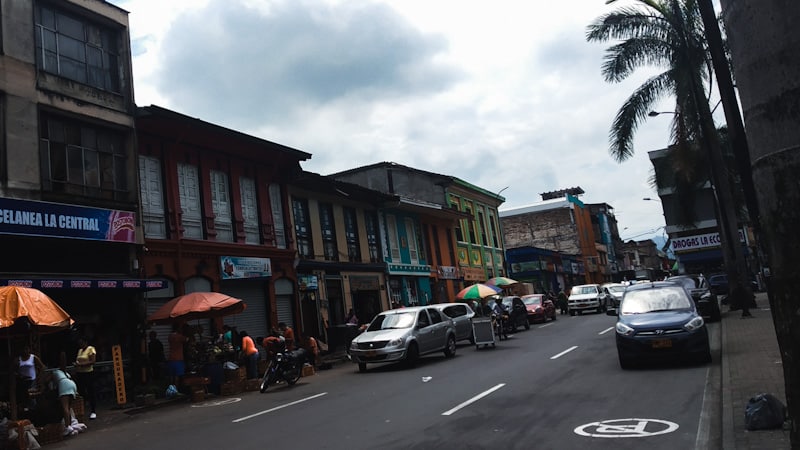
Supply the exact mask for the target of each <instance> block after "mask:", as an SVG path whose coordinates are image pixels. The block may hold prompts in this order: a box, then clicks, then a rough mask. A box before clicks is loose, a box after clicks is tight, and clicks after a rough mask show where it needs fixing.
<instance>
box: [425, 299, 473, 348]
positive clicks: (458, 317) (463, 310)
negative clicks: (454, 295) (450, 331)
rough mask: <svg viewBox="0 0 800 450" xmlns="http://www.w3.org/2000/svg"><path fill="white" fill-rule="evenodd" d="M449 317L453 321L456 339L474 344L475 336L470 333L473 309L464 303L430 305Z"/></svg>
mask: <svg viewBox="0 0 800 450" xmlns="http://www.w3.org/2000/svg"><path fill="white" fill-rule="evenodd" d="M431 306H432V307H434V308H436V309H438V310H439V312H441V313H442V314H444V315H445V316H447V317H449V318H450V319H451V320H452V321H453V326H454V327H455V329H456V341H464V340H467V341H469V343H470V344H473V345H474V344H475V336H473V334H472V316H474V315H475V311H473V310H472V307H471V306H469V305H468V304H466V303H436V304H433V305H431Z"/></svg>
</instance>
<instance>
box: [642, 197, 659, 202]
mask: <svg viewBox="0 0 800 450" xmlns="http://www.w3.org/2000/svg"><path fill="white" fill-rule="evenodd" d="M642 200H645V201H648V202H659V203H660V202H661V200H659V199H657V198H650V197H645V198H643V199H642Z"/></svg>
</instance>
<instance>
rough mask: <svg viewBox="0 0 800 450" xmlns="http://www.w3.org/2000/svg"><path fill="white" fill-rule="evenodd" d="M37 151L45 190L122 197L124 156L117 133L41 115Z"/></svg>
mask: <svg viewBox="0 0 800 450" xmlns="http://www.w3.org/2000/svg"><path fill="white" fill-rule="evenodd" d="M40 125H41V126H40V130H41V131H40V133H41V136H40V140H39V153H40V155H39V156H40V161H41V171H42V173H41V175H42V185H43V188H44V189H46V190H51V191H53V192H64V193H69V194H74V195H80V196H85V197H94V198H102V199H110V200H124V199H125V196H126V193H127V190H128V181H127V174H126V170H125V169H126V164H127V155H126V152H125V146H124V138H123V135H122V134H121V133H117V132H115V131H112V130H109V129H105V128H101V127H97V126H94V125H88V124H86V123H82V122H78V121H74V120H68V119H62V118H58V117H54V116H50V115H47V114H43V115H42V118H41V123H40Z"/></svg>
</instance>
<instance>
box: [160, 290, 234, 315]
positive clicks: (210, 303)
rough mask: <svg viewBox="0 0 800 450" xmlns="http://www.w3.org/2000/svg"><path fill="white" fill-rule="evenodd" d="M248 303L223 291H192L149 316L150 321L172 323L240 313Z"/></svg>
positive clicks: (174, 299)
mask: <svg viewBox="0 0 800 450" xmlns="http://www.w3.org/2000/svg"><path fill="white" fill-rule="evenodd" d="M246 307H247V305H246V304H245V303H244V302H243V301H242V300H240V299H238V298H234V297H231V296H230V295H227V294H223V293H221V292H192V293H191V294H186V295H181V296H180V297H175V298H173V299H172V300H170V301H168V302H167V303H165V304H164V306H162V307H161V308H158V310H156V312H154V313H153V314H150V316H148V317H147V321H148V322H154V323H172V322H188V321H190V320H197V319H214V318H217V317H224V316H229V315H232V314H239V313H240V312H242V311H244V309H245V308H246Z"/></svg>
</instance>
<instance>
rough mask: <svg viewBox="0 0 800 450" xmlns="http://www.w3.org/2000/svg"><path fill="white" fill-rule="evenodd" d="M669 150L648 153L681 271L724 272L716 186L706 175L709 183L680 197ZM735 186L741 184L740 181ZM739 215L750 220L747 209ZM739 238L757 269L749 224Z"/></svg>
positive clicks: (668, 232) (694, 188)
mask: <svg viewBox="0 0 800 450" xmlns="http://www.w3.org/2000/svg"><path fill="white" fill-rule="evenodd" d="M669 152H670V149H669V148H666V149H661V150H654V151H650V152H648V156H649V158H650V163H651V164H652V165H653V168H654V169H655V173H656V179H657V182H658V196H659V198H660V200H661V205H662V208H663V210H664V219H665V221H666V228H665V231H666V232H667V234H668V235H669V241H670V245H671V248H672V251H673V253H674V254H675V257H676V258H677V260H678V267H679V269H678V271H679V272H680V273H705V274H710V273H714V272H724V261H723V256H722V248H721V246H720V240H719V227H718V225H717V219H716V213H715V209H716V201H715V198H714V187H713V186H712V185H711V182H710V181H708V180H709V179H710V178H709V176H708V175H706V176H705V177H704V178H703V179H705V180H706V181H705V182H701V183H700V184H698V185H697V186H694V187H692V188H691V195H688V196H684V197H683V198H682V197H680V196H679V194H678V189H677V187H676V186H677V183H678V180H677V179H676V177H675V173H676V171H675V170H674V168H673V167H672V166H671V160H670V158H669ZM734 186H736V187H738V184H735V185H734ZM739 216H740V224H744V223H746V222H747V220H746V219H744V218H743V217H744V216H746V214H745V211H739ZM739 239H740V243H741V245H742V246H743V249H742V250H743V253H744V255H745V256H746V257H747V258H748V265H749V266H750V267H751V270H752V271H753V272H757V268H758V264H757V263H756V262H755V260H754V259H753V258H754V255H755V254H756V252H755V248H754V243H753V242H754V241H753V238H752V232H751V231H750V230H749V228H748V227H746V226H739Z"/></svg>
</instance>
